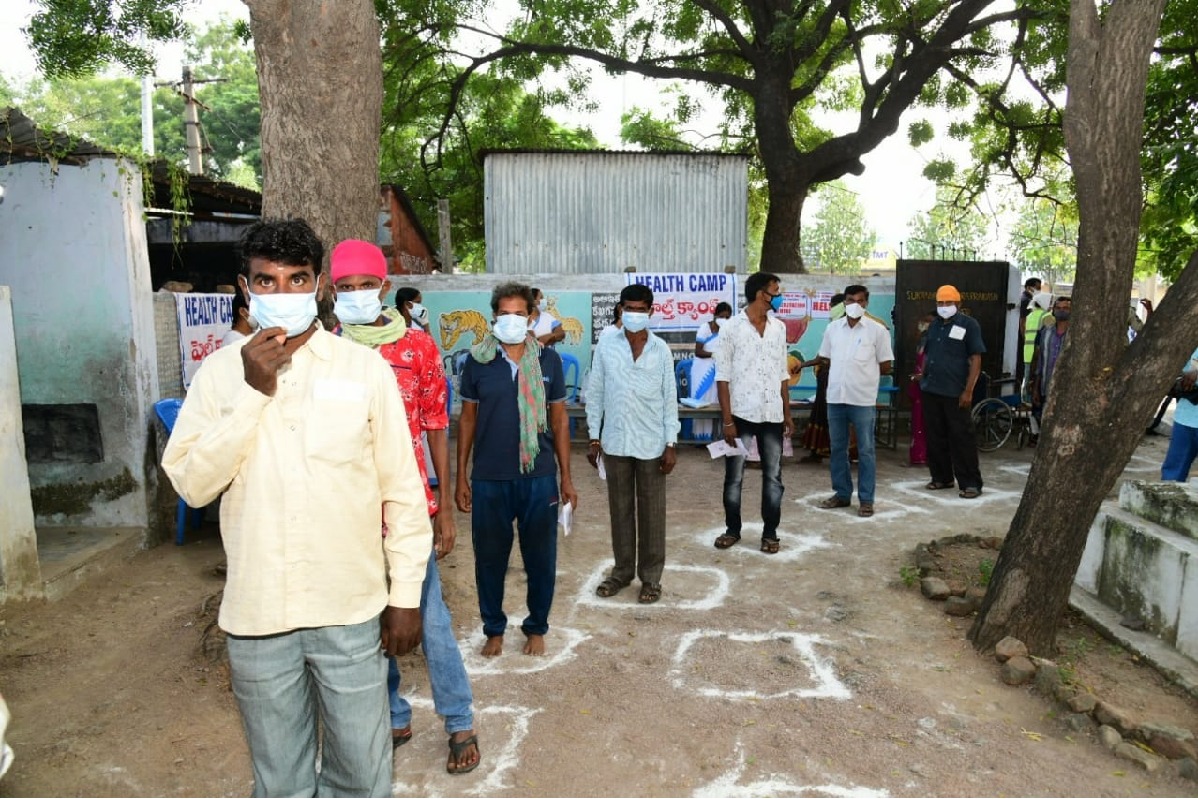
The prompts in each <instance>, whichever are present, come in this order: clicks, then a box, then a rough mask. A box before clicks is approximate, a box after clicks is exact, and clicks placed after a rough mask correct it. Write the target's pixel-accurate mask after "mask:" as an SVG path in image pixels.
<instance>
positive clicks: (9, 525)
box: [0, 286, 42, 603]
mask: <svg viewBox="0 0 1198 799" xmlns="http://www.w3.org/2000/svg"><path fill="white" fill-rule="evenodd" d="M41 593H42V578H41V570H40V568H39V566H38V560H37V533H36V531H35V530H34V526H33V506H32V505H31V504H30V502H29V474H28V472H27V471H26V469H25V437H24V436H23V435H22V433H21V384H20V382H19V380H18V378H17V347H16V340H15V336H14V333H13V325H12V290H11V289H9V287H8V286H0V603H3V602H4V600H6V599H8V598H13V599H17V598H33V597H37V596H40V595H41Z"/></svg>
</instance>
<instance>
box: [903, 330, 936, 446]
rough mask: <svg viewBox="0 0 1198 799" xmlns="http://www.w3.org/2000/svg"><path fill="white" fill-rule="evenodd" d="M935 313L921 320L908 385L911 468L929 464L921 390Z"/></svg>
mask: <svg viewBox="0 0 1198 799" xmlns="http://www.w3.org/2000/svg"><path fill="white" fill-rule="evenodd" d="M935 318H936V315H935V314H933V313H928V314H925V315H924V317H923V318H922V319H920V320H919V344H918V345H917V346H916V348H915V371H914V372H913V373H912V374H911V380H910V381H908V383H907V397H908V398H910V400H911V446H910V448H909V449H908V450H907V461H908V463H909V464H910V465H911V466H926V465H927V463H928V441H927V438H926V437H925V434H924V429H923V392H922V391H920V389H919V381H920V378H922V377H923V365H924V352H923V349H924V333H926V332H927V330H928V326H929V325H930V324H931V323H932V322H933V320H935Z"/></svg>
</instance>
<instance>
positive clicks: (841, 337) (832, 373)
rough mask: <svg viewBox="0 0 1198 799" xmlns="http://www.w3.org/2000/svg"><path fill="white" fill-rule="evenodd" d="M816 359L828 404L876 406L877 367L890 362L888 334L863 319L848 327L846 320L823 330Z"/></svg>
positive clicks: (877, 325)
mask: <svg viewBox="0 0 1198 799" xmlns="http://www.w3.org/2000/svg"><path fill="white" fill-rule="evenodd" d="M819 357H821V358H827V359H828V360H830V361H831V362H832V365H831V366H830V367H829V369H828V403H829V404H836V405H865V406H873V405H876V404H877V402H878V384H879V382H880V381H881V376H882V370H881V368H880V366H881V364H883V363H886V362H887V361H892V360H894V351H893V350H892V349H891V347H890V331H889V330H887V329H886V326H885V325H880V324H878V323H877V322H875V321H874V320H872V319H870V318H869V317H867V316H863V317H861V319H859V320H858V321H857V324H856V325H853V326H850V325H849V320H848V318H847V317H845V318H841V319H837V320H836V321H835V322H832V323H830V324H829V325H828V327H827V329H825V330H824V338H823V341H821V342H820V345H819Z"/></svg>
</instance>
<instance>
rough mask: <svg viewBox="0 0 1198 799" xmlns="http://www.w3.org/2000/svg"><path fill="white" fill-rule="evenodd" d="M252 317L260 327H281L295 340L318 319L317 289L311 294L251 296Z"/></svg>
mask: <svg viewBox="0 0 1198 799" xmlns="http://www.w3.org/2000/svg"><path fill="white" fill-rule="evenodd" d="M250 316H252V317H253V318H254V320H255V321H257V322H258V325H259V327H261V328H263V329H266V328H269V327H281V328H283V329H284V330H286V331H287V338H295V337H296V336H298V335H300V334H301V333H303V332H305V331H306V330H307V329H308V328H310V327H311V326H312V321H313V320H314V319H316V289H312V291H311V293H309V294H289V293H277V294H252V293H251V294H250Z"/></svg>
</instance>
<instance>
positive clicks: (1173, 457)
mask: <svg viewBox="0 0 1198 799" xmlns="http://www.w3.org/2000/svg"><path fill="white" fill-rule="evenodd" d="M1178 402H1179V403H1181V402H1185V400H1178ZM1195 455H1198V427H1187V426H1186V425H1184V424H1176V423H1175V424H1174V425H1173V435H1171V436H1170V437H1169V451H1168V452H1166V453H1165V462H1164V463H1162V464H1161V479H1162V480H1173V481H1176V482H1178V483H1184V482H1185V481H1186V480H1188V479H1190V467H1191V466H1192V465H1193V464H1194V456H1195Z"/></svg>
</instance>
